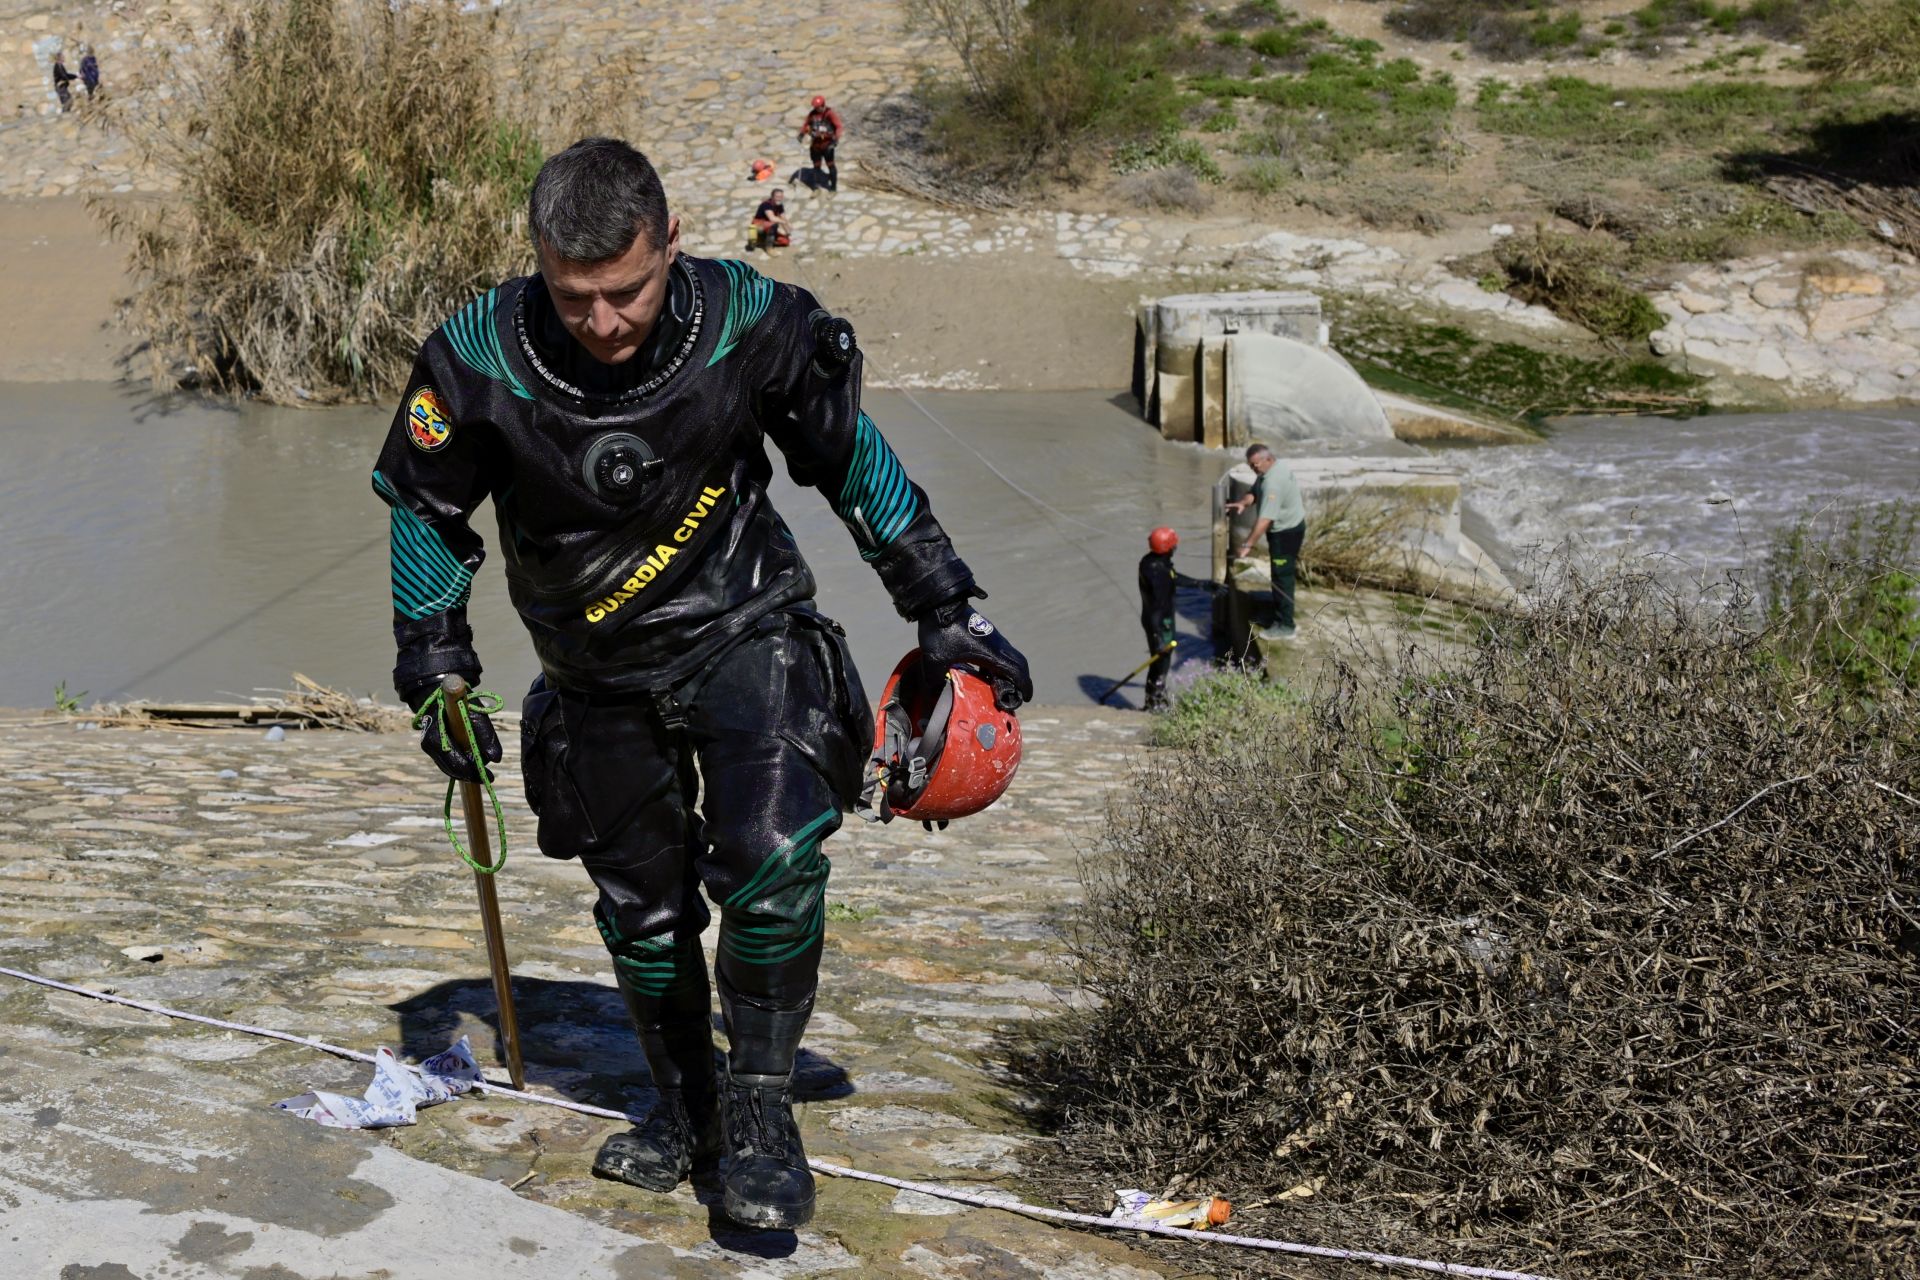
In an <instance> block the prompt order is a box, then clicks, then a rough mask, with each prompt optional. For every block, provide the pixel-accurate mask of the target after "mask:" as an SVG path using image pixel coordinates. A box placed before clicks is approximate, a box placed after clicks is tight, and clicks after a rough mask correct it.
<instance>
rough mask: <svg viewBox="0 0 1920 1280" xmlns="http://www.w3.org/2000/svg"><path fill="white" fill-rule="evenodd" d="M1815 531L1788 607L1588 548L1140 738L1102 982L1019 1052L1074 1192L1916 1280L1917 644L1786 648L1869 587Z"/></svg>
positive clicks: (1736, 1269)
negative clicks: (1207, 719)
mask: <svg viewBox="0 0 1920 1280" xmlns="http://www.w3.org/2000/svg"><path fill="white" fill-rule="evenodd" d="M1800 554H1801V555H1802V563H1801V564H1800V565H1799V567H1798V568H1797V569H1795V570H1794V572H1793V573H1792V574H1789V575H1788V576H1789V577H1790V578H1792V580H1793V581H1795V582H1797V583H1798V584H1799V586H1798V590H1799V591H1800V592H1801V594H1800V596H1799V597H1798V600H1799V602H1800V603H1799V604H1798V605H1796V606H1795V607H1793V608H1789V609H1784V610H1773V611H1772V613H1771V617H1770V616H1769V613H1768V611H1767V610H1765V609H1763V608H1760V607H1758V606H1756V605H1754V604H1753V602H1751V601H1742V600H1738V599H1734V600H1727V599H1718V600H1713V601H1710V602H1706V603H1703V601H1702V599H1701V597H1700V594H1699V592H1698V591H1697V590H1695V591H1688V592H1676V591H1675V590H1673V589H1672V588H1670V587H1669V586H1668V585H1666V584H1665V583H1664V582H1663V581H1662V580H1661V579H1660V578H1657V577H1655V576H1652V575H1649V574H1644V573H1640V572H1638V571H1636V570H1635V569H1634V568H1632V567H1622V568H1616V569H1614V570H1611V571H1608V572H1605V573H1601V574H1598V575H1597V576H1591V577H1583V576H1580V575H1578V574H1569V575H1567V576H1566V577H1565V578H1563V579H1562V585H1561V586H1559V587H1557V588H1555V589H1553V590H1551V591H1549V592H1548V593H1546V596H1545V598H1543V599H1540V600H1538V601H1536V602H1535V603H1534V607H1533V608H1532V609H1531V610H1530V611H1529V612H1528V613H1526V614H1525V616H1521V617H1516V618H1508V619H1501V620H1498V621H1497V622H1496V623H1490V624H1488V625H1487V626H1486V627H1485V628H1484V629H1483V631H1482V632H1481V634H1480V637H1479V639H1478V641H1477V642H1476V643H1475V644H1474V645H1473V647H1472V650H1471V655H1470V658H1469V659H1468V660H1465V661H1460V662H1455V663H1452V664H1450V665H1447V666H1446V667H1444V668H1440V667H1437V666H1436V664H1435V663H1434V662H1433V661H1431V660H1427V659H1424V658H1422V657H1420V656H1419V655H1418V654H1417V653H1415V652H1414V650H1413V648H1412V647H1411V645H1412V641H1409V645H1410V647H1409V649H1408V651H1407V653H1406V656H1405V657H1404V659H1402V660H1401V661H1399V662H1398V663H1394V662H1383V669H1356V668H1355V667H1352V666H1347V667H1341V668H1339V669H1338V670H1337V671H1336V672H1335V673H1334V674H1333V675H1332V676H1331V677H1330V678H1329V679H1328V680H1327V682H1326V683H1325V686H1324V687H1322V688H1320V689H1319V690H1318V691H1316V692H1315V693H1314V694H1313V695H1312V696H1311V697H1309V698H1306V699H1304V700H1302V702H1301V703H1299V704H1298V705H1289V704H1288V703H1287V702H1285V701H1283V700H1279V699H1266V700H1264V702H1263V703H1259V704H1256V702H1255V700H1251V699H1247V700H1242V701H1240V702H1238V703H1237V704H1236V705H1235V706H1234V707H1233V708H1231V709H1229V710H1228V711H1227V712H1226V713H1224V714H1222V715H1221V716H1220V720H1219V732H1217V733H1200V734H1192V735H1188V740H1187V745H1184V746H1181V747H1178V748H1176V749H1171V750H1165V751H1161V752H1157V753H1156V754H1155V756H1154V758H1153V760H1152V761H1151V762H1150V763H1149V764H1148V765H1147V766H1145V767H1144V769H1143V771H1142V772H1141V774H1140V775H1139V777H1138V779H1137V789H1136V791H1135V792H1134V794H1132V795H1131V796H1129V797H1127V799H1126V802H1125V803H1124V804H1123V805H1118V806H1116V808H1115V810H1114V812H1113V815H1112V817H1111V820H1110V825H1109V829H1108V832H1107V837H1106V842H1105V843H1106V847H1105V849H1104V850H1102V851H1101V852H1100V853H1099V854H1098V855H1096V856H1095V857H1094V858H1093V859H1091V860H1090V862H1089V866H1088V873H1087V881H1088V902H1087V905H1086V906H1085V908H1084V909H1083V911H1082V912H1081V914H1080V916H1079V918H1078V921H1077V925H1076V932H1075V936H1074V943H1073V945H1074V948H1075V951H1076V954H1077V958H1078V962H1079V973H1080V975H1081V978H1082V980H1083V982H1084V983H1085V985H1086V987H1087V988H1088V989H1089V991H1090V993H1091V994H1092V995H1094V996H1096V997H1097V998H1098V999H1097V1001H1094V1002H1090V1003H1091V1007H1089V1008H1087V1009H1086V1010H1084V1011H1082V1012H1079V1013H1076V1014H1073V1015H1070V1016H1069V1017H1068V1018H1067V1019H1065V1020H1064V1021H1060V1022H1056V1023H1054V1024H1052V1025H1051V1026H1048V1027H1045V1028H1043V1029H1042V1030H1040V1031H1039V1032H1038V1033H1036V1034H1034V1036H1033V1038H1032V1039H1030V1040H1028V1041H1026V1042H1025V1043H1023V1045H1022V1046H1021V1048H1020V1053H1019V1055H1018V1069H1019V1072H1020V1075H1021V1077H1022V1078H1023V1079H1024V1080H1026V1081H1028V1082H1029V1083H1032V1084H1034V1085H1036V1087H1037V1088H1038V1090H1039V1092H1040V1095H1041V1097H1042V1099H1043V1103H1044V1112H1045V1115H1046V1117H1047V1118H1048V1119H1049V1120H1050V1121H1051V1122H1052V1123H1054V1124H1056V1125H1058V1126H1059V1131H1060V1133H1061V1135H1062V1138H1063V1142H1062V1152H1063V1154H1064V1155H1065V1156H1066V1157H1067V1161H1066V1163H1065V1165H1064V1166H1062V1167H1063V1168H1067V1169H1070V1170H1071V1172H1070V1173H1061V1174H1060V1175H1059V1181H1058V1183H1057V1185H1056V1187H1055V1189H1056V1190H1058V1191H1063V1192H1067V1193H1068V1194H1075V1193H1076V1192H1086V1193H1087V1194H1086V1195H1085V1198H1086V1199H1089V1200H1095V1201H1097V1199H1098V1195H1097V1190H1098V1189H1100V1188H1104V1187H1107V1186H1153V1187H1156V1188H1159V1187H1163V1186H1164V1187H1171V1188H1184V1189H1188V1190H1192V1191H1195V1192H1198V1191H1203V1190H1210V1191H1216V1192H1218V1193H1221V1194H1225V1195H1228V1196H1230V1197H1231V1198H1233V1199H1234V1200H1235V1201H1236V1202H1239V1203H1241V1205H1242V1209H1241V1211H1240V1212H1239V1213H1238V1214H1237V1215H1236V1218H1235V1222H1236V1225H1237V1227H1238V1229H1241V1230H1245V1231H1249V1232H1252V1233H1273V1234H1279V1235H1283V1236H1286V1237H1288V1238H1292V1239H1306V1240H1311V1241H1315V1242H1320V1243H1327V1244H1346V1245H1350V1246H1354V1247H1362V1248H1374V1249H1380V1248H1385V1249H1388V1250H1392V1251H1396V1252H1404V1253H1413V1254H1423V1255H1425V1256H1428V1257H1437V1258H1442V1259H1447V1260H1452V1261H1460V1262H1471V1263H1477V1264H1481V1265H1494V1266H1506V1267H1516V1268H1519V1269H1523V1270H1531V1271H1539V1272H1543V1273H1547V1274H1552V1275H1557V1276H1569V1277H1573V1276H1621V1275H1678V1274H1687V1275H1714V1276H1768V1277H1777V1276H1843V1275H1844V1276H1868V1275H1891V1274H1913V1273H1914V1269H1915V1268H1916V1267H1920V1247H1917V1246H1916V1230H1917V1229H1920V1142H1916V1134H1920V1064H1916V1061H1915V1055H1916V1052H1920V1033H1917V1031H1916V1026H1917V1024H1916V1016H1917V1015H1920V1001H1917V1000H1916V995H1920V969H1917V968H1916V966H1917V965H1920V886H1917V885H1916V883H1915V877H1916V866H1915V860H1916V855H1917V854H1920V715H1917V714H1916V713H1920V705H1916V698H1915V696H1914V694H1915V691H1916V690H1915V684H1916V681H1915V680H1914V679H1913V677H1914V675H1915V674H1916V672H1915V669H1914V668H1912V667H1911V666H1909V667H1908V668H1907V669H1906V675H1907V678H1906V679H1905V680H1882V681H1878V682H1877V683H1875V684H1874V685H1873V687H1872V690H1871V694H1870V696H1868V695H1867V694H1863V693H1862V692H1861V691H1860V689H1859V688H1858V687H1856V685H1855V684H1854V683H1853V682H1852V681H1851V680H1850V679H1849V678H1838V677H1836V675H1835V669H1834V663H1835V661H1836V658H1837V657H1844V656H1846V655H1840V654H1838V653H1837V651H1836V648H1835V643H1837V641H1835V643H1820V644H1811V643H1806V642H1805V637H1804V635H1802V636H1799V637H1795V636H1790V635H1785V634H1783V631H1784V630H1790V629H1794V628H1799V629H1801V630H1802V631H1804V629H1805V628H1808V627H1812V628H1815V629H1818V628H1821V627H1828V626H1842V625H1845V620H1846V619H1848V618H1855V619H1856V620H1857V614H1858V610H1857V609H1855V608H1853V607H1852V606H1851V605H1848V604H1847V602H1849V601H1852V602H1858V601H1859V600H1861V599H1866V598H1870V597H1871V596H1872V593H1874V592H1880V593H1881V595H1883V596H1884V595H1885V594H1886V592H1885V587H1886V582H1887V573H1886V570H1885V567H1884V566H1877V565H1868V566H1862V565H1861V564H1860V563H1859V562H1858V561H1857V560H1847V559H1845V558H1844V557H1842V558H1828V559H1824V560H1823V559H1821V558H1819V557H1814V556H1808V555H1806V554H1805V553H1804V550H1803V551H1802V552H1801V553H1800ZM1809 575H1820V576H1819V577H1818V581H1817V582H1814V581H1813V579H1812V578H1810V577H1809ZM1893 581H1894V582H1896V584H1899V585H1901V587H1902V592H1901V594H1900V598H1899V600H1898V601H1896V602H1895V603H1894V605H1893V612H1894V615H1895V617H1896V619H1897V618H1898V617H1904V618H1905V619H1906V620H1907V622H1909V623H1911V622H1913V621H1914V610H1915V608H1916V604H1915V601H1916V597H1915V595H1914V594H1913V593H1912V591H1911V586H1912V582H1913V579H1912V577H1911V576H1910V575H1909V576H1907V577H1904V578H1900V577H1896V578H1894V579H1893ZM1810 583H1811V584H1812V585H1811V586H1810V585H1809V584H1810ZM1823 598H1824V599H1828V600H1832V601H1834V602H1836V607H1835V608H1833V609H1831V610H1826V611H1822V610H1819V609H1817V608H1811V607H1802V606H1807V605H1808V602H1810V601H1816V600H1819V599H1823ZM1902 610H1904V613H1902ZM1885 621H1886V618H1885V617H1882V618H1881V622H1883V623H1884V622H1885ZM1829 640H1834V637H1829ZM1908 643H1909V644H1910V643H1911V641H1910V640H1909V641H1908ZM1208 1261H1209V1265H1221V1266H1244V1267H1248V1268H1254V1269H1258V1268H1259V1267H1261V1266H1263V1265H1272V1264H1263V1263H1261V1262H1258V1261H1257V1260H1256V1261H1250V1260H1248V1259H1247V1258H1245V1257H1244V1256H1236V1257H1233V1258H1231V1259H1228V1258H1224V1257H1221V1256H1220V1255H1215V1254H1210V1255H1209V1259H1208ZM1289 1274H1291V1273H1289Z"/></svg>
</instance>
